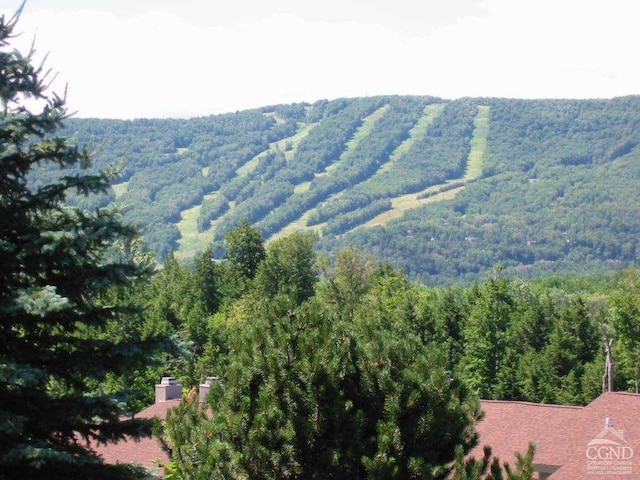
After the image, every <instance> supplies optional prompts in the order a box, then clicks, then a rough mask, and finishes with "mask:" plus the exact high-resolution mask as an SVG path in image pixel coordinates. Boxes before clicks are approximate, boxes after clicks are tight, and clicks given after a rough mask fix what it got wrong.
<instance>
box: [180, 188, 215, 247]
mask: <svg viewBox="0 0 640 480" xmlns="http://www.w3.org/2000/svg"><path fill="white" fill-rule="evenodd" d="M214 196H215V194H211V195H205V197H204V198H205V200H206V199H209V198H212V197H214ZM201 208H202V205H196V206H195V207H191V208H189V209H187V210H184V211H182V213H181V214H180V217H181V220H180V221H179V222H178V223H177V224H176V226H177V227H178V230H179V231H180V240H179V241H178V245H179V247H178V251H177V252H176V254H175V255H176V257H177V258H180V259H187V258H193V257H194V256H195V255H197V254H198V253H199V252H202V251H203V250H204V249H205V248H207V247H208V246H209V244H210V243H211V242H212V241H213V229H209V230H207V231H206V232H198V215H199V214H200V209H201Z"/></svg>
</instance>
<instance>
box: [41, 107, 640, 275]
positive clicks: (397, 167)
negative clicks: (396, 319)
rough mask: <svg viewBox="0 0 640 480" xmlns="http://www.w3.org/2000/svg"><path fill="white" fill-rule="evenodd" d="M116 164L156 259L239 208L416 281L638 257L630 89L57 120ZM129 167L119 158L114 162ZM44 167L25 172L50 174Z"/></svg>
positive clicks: (597, 267)
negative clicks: (597, 96) (367, 256)
mask: <svg viewBox="0 0 640 480" xmlns="http://www.w3.org/2000/svg"><path fill="white" fill-rule="evenodd" d="M64 135H69V136H72V137H73V138H74V139H77V141H78V142H79V143H80V144H89V145H91V146H92V147H93V148H95V149H96V156H95V163H94V165H93V167H92V168H98V169H104V168H106V167H109V166H114V165H121V168H122V173H121V176H120V178H119V179H118V181H117V182H116V183H114V184H113V189H112V191H111V192H109V193H108V194H105V195H104V196H101V197H99V198H94V199H91V203H89V202H88V201H87V199H84V198H76V199H71V201H75V202H81V204H82V205H83V206H85V207H87V208H93V207H95V206H96V205H98V204H99V205H106V204H109V203H113V202H115V203H117V204H118V205H120V206H121V208H122V209H123V215H124V217H125V219H126V220H127V221H130V222H132V223H134V224H136V225H138V226H139V227H140V228H141V229H142V230H143V232H144V235H145V238H146V240H147V242H148V244H149V246H150V248H151V249H152V250H154V251H155V252H156V254H157V255H158V258H159V259H160V260H162V259H163V258H165V257H166V255H167V254H168V253H169V252H170V251H175V252H176V255H177V256H179V257H181V258H189V257H191V256H193V255H194V254H195V253H197V252H198V251H201V250H203V249H204V248H205V247H206V246H207V245H209V244H210V243H211V242H218V241H220V240H221V239H222V238H223V236H224V234H225V232H227V231H228V230H229V229H230V228H233V227H234V226H235V225H236V224H237V222H238V221H239V220H240V219H243V218H246V219H248V220H249V221H250V222H251V223H253V224H255V225H256V226H257V227H258V228H260V230H261V231H262V232H263V235H264V237H265V238H266V239H269V238H273V237H276V236H279V235H283V234H286V233H287V232H291V231H294V230H296V229H303V230H313V231H316V232H318V234H319V236H320V241H319V242H318V249H319V251H320V252H322V253H327V254H330V253H332V252H335V251H337V250H338V249H340V248H343V247H345V246H346V245H349V244H357V245H362V246H363V248H365V249H366V250H367V251H370V252H371V253H373V254H375V255H376V256H377V257H379V258H380V259H384V260H388V261H389V262H391V263H392V264H394V265H396V266H398V267H401V268H403V269H405V270H406V271H407V272H408V273H409V275H410V276H411V277H412V278H415V279H417V280H419V281H422V282H424V283H426V284H434V285H435V284H446V283H451V282H454V281H462V282H469V281H473V280H476V279H483V278H486V277H487V276H489V275H492V272H493V271H494V269H495V267H496V266H497V265H500V266H501V269H502V272H503V274H507V275H518V276H521V277H526V278H530V277H535V276H543V275H550V274H554V275H561V274H576V273H578V274H583V273H602V272H606V271H610V270H616V269H620V268H623V267H625V266H629V265H637V264H638V260H639V255H640V251H639V250H638V246H637V244H638V237H639V234H640V215H639V212H640V196H639V195H638V187H639V186H640V147H639V146H638V144H639V143H640V97H637V96H630V97H621V98H614V99H607V100H544V99H543V100H518V99H503V98H463V99H459V100H445V99H441V98H436V97H425V96H377V97H363V98H342V99H337V100H331V101H328V100H322V101H318V102H315V103H312V104H307V103H300V104H292V105H275V106H267V107H263V108H259V109H253V110H246V111H240V112H236V113H229V114H223V115H214V116H208V117H201V118H192V119H182V120H179V119H138V120H105V119H75V118H71V119H69V120H68V121H67V122H66V130H65V131H64ZM122 159H124V162H122ZM53 174H55V172H50V171H49V172H47V171H42V172H40V173H39V176H38V178H36V179H34V182H38V181H39V180H41V179H44V178H46V176H47V175H53Z"/></svg>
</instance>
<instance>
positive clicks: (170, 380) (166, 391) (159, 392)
mask: <svg viewBox="0 0 640 480" xmlns="http://www.w3.org/2000/svg"><path fill="white" fill-rule="evenodd" d="M176 398H182V385H180V384H179V383H178V382H176V379H175V378H174V377H162V380H161V381H160V383H159V384H156V403H158V402H166V401H167V400H174V399H176Z"/></svg>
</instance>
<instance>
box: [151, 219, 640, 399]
mask: <svg viewBox="0 0 640 480" xmlns="http://www.w3.org/2000/svg"><path fill="white" fill-rule="evenodd" d="M316 240H317V238H316V237H315V236H313V235H312V234H300V233H297V234H294V235H291V236H288V237H284V238H281V239H278V240H275V241H273V242H272V243H271V244H269V246H268V247H266V246H265V244H264V240H263V238H262V236H261V234H260V232H259V230H258V229H257V228H256V227H253V226H251V225H249V224H248V223H247V222H242V223H241V224H240V225H239V226H238V227H236V228H235V229H233V230H231V231H230V232H229V233H228V235H227V236H226V239H225V246H226V250H225V252H226V253H225V254H224V256H223V258H221V259H215V258H213V256H214V254H213V252H212V251H211V250H208V251H207V252H205V253H203V254H202V255H201V256H199V257H197V258H196V259H195V260H194V263H193V264H192V265H185V264H181V263H179V262H178V261H177V260H175V259H174V258H172V257H171V258H169V259H168V260H167V261H166V262H165V263H164V266H163V268H162V269H161V270H160V271H159V273H158V274H157V275H156V276H155V277H154V278H153V279H152V281H151V283H150V284H149V285H147V286H145V287H144V289H143V290H142V291H141V292H140V295H142V296H143V298H144V302H143V303H144V304H146V305H147V307H148V308H147V316H148V318H147V323H148V324H149V325H154V327H153V328H154V329H158V328H159V329H162V330H167V331H166V332H165V333H171V334H172V335H177V336H178V337H180V339H181V340H180V342H183V343H184V342H187V343H188V344H189V345H191V346H190V347H189V349H188V350H189V356H188V358H187V357H185V358H183V359H182V360H181V361H187V360H188V362H187V363H188V365H189V366H188V367H186V366H185V367H183V366H181V367H180V368H178V369H176V370H175V371H173V373H175V374H176V375H177V376H178V377H180V378H181V379H182V380H183V381H184V382H185V383H186V384H195V383H196V382H197V381H198V380H199V379H201V377H203V376H207V375H211V374H217V373H219V372H220V371H221V370H222V369H224V362H225V352H227V351H228V349H229V348H230V344H229V343H228V342H231V338H232V337H233V336H234V335H235V332H237V328H238V323H237V322H238V321H239V320H238V319H235V318H234V316H235V315H242V313H241V312H242V311H243V309H244V308H245V307H246V306H247V304H246V302H247V301H249V300H248V299H249V297H251V298H253V299H254V300H255V298H264V299H265V301H266V299H267V298H273V297H277V296H279V295H283V294H286V295H287V296H289V297H291V298H293V300H294V301H295V303H297V304H301V303H303V302H304V301H306V300H307V299H310V298H315V297H318V298H321V299H322V301H323V305H324V306H325V307H326V308H327V309H329V310H333V309H337V310H336V312H335V313H336V314H337V315H345V316H346V318H351V319H353V318H355V317H358V316H361V315H363V316H367V315H372V316H373V317H374V318H379V319H380V320H381V321H383V320H382V319H384V321H392V320H393V321H405V320H407V321H410V322H411V324H412V326H413V328H415V329H416V330H417V331H419V332H420V336H421V338H422V340H423V341H424V342H425V343H433V344H434V345H439V348H440V349H441V351H442V352H444V353H445V357H446V366H447V369H448V370H449V371H451V372H455V373H456V374H458V375H459V376H460V377H461V378H462V379H464V381H465V382H466V383H467V384H468V385H469V386H470V387H471V388H472V389H473V390H474V391H475V392H477V393H478V394H479V395H480V396H481V397H482V398H492V399H503V400H526V401H532V402H545V403H560V404H586V403H588V402H589V401H591V400H593V399H594V398H595V397H596V396H597V395H599V394H600V392H601V390H602V372H603V368H604V357H603V351H604V348H603V335H604V333H605V332H607V335H609V336H610V337H611V338H613V339H615V341H614V352H615V355H616V359H617V372H616V373H617V375H616V388H617V389H618V390H635V389H636V388H637V381H638V377H637V372H636V369H635V366H634V365H635V364H636V363H635V356H634V355H635V353H633V352H634V351H635V350H634V348H635V347H633V346H632V345H635V343H634V342H636V343H637V342H640V339H637V338H636V335H635V333H634V330H633V326H632V325H633V324H634V322H635V320H634V317H633V316H634V312H635V311H636V310H635V309H636V308H640V305H638V300H637V298H636V296H635V295H636V293H637V291H638V288H639V287H640V274H639V272H637V271H636V270H625V271H624V272H621V273H619V274H618V275H616V276H599V277H593V278H590V277H552V278H550V279H545V280H536V281H531V282H524V281H522V280H514V279H509V278H505V277H504V276H502V269H501V267H496V269H495V271H494V275H493V276H491V277H490V278H487V279H485V280H484V281H482V282H479V283H474V284H473V285H471V286H468V287H464V286H461V285H455V286H449V287H428V286H425V285H422V284H418V283H414V282H412V281H411V280H410V279H409V278H408V277H407V275H406V274H404V273H403V272H402V271H400V270H398V269H395V268H393V267H392V266H390V265H389V264H388V263H386V262H379V261H378V260H376V258H375V257H372V256H370V255H368V254H365V253H364V251H363V250H361V249H359V248H356V247H352V248H348V249H346V250H344V251H342V252H340V253H339V254H338V255H337V256H336V257H332V258H324V257H318V256H317V254H316V253H314V244H315V242H316ZM258 272H260V273H258ZM256 295H257V297H256ZM252 301H253V300H252ZM238 302H240V303H238ZM243 305H244V306H243ZM325 307H323V308H325ZM227 328H229V330H227ZM194 355H195V356H194Z"/></svg>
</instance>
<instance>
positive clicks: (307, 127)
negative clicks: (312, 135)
mask: <svg viewBox="0 0 640 480" xmlns="http://www.w3.org/2000/svg"><path fill="white" fill-rule="evenodd" d="M316 125H317V123H301V124H300V125H298V131H297V132H296V133H295V134H294V135H292V136H291V137H288V138H284V139H282V140H279V141H278V142H276V145H278V147H279V148H280V150H282V151H283V152H284V158H286V159H287V162H290V161H291V160H293V154H294V153H295V152H296V149H297V148H298V144H299V143H300V142H301V141H302V139H303V138H305V137H306V136H307V135H309V132H310V131H311V129H312V128H313V127H315V126H316Z"/></svg>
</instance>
